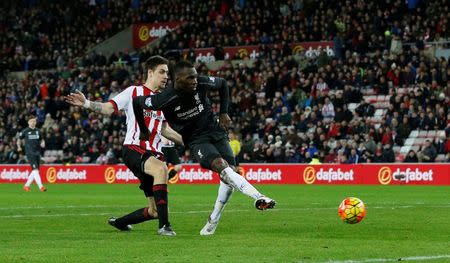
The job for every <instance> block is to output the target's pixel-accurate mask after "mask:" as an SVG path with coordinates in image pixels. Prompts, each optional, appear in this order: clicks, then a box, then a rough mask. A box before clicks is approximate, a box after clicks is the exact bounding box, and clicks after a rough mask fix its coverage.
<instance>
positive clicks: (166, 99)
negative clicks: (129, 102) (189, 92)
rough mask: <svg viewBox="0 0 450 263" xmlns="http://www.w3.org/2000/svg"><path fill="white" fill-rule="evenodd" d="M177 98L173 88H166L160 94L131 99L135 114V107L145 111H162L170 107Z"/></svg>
mask: <svg viewBox="0 0 450 263" xmlns="http://www.w3.org/2000/svg"><path fill="white" fill-rule="evenodd" d="M177 98H178V95H177V94H176V92H175V90H174V89H173V88H167V89H165V90H163V91H162V92H161V93H157V94H154V95H150V96H137V97H135V98H133V107H134V109H135V112H137V110H136V109H137V107H138V108H140V109H147V110H162V109H163V108H165V107H168V106H169V105H171V104H172V103H173V102H174V101H175V100H176V99H177Z"/></svg>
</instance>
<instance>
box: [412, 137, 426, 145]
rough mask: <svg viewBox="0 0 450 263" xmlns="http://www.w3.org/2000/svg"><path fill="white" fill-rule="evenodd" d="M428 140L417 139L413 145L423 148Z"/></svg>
mask: <svg viewBox="0 0 450 263" xmlns="http://www.w3.org/2000/svg"><path fill="white" fill-rule="evenodd" d="M425 140H426V138H415V139H414V143H413V145H417V146H422V145H423V144H424V143H425Z"/></svg>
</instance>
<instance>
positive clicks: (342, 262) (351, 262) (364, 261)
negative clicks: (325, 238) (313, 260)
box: [325, 255, 450, 263]
mask: <svg viewBox="0 0 450 263" xmlns="http://www.w3.org/2000/svg"><path fill="white" fill-rule="evenodd" d="M438 259H450V255H438V256H415V257H400V258H368V259H362V260H337V261H335V260H330V261H325V262H329V263H370V262H397V261H418V260H426V261H428V260H438Z"/></svg>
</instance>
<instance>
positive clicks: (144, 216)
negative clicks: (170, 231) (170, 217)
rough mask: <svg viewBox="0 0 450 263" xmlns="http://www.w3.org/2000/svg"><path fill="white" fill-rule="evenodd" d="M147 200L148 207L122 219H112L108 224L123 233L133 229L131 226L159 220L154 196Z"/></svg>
mask: <svg viewBox="0 0 450 263" xmlns="http://www.w3.org/2000/svg"><path fill="white" fill-rule="evenodd" d="M147 199H148V207H144V208H141V209H138V210H136V211H134V212H132V213H129V214H128V215H124V216H122V217H120V218H115V217H111V218H110V219H109V220H108V223H109V224H110V225H112V226H114V227H115V228H117V229H119V230H121V231H129V230H131V229H132V226H131V225H134V224H139V223H142V222H145V221H148V220H152V219H156V218H158V213H157V212H156V205H155V199H154V198H153V197H152V196H150V197H147Z"/></svg>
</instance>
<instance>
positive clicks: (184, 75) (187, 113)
mask: <svg viewBox="0 0 450 263" xmlns="http://www.w3.org/2000/svg"><path fill="white" fill-rule="evenodd" d="M209 90H218V91H219V95H220V114H219V119H218V120H217V118H216V116H215V115H214V113H213V111H212V108H211V102H210V101H209V99H208V96H207V94H208V91H209ZM228 103H229V90H228V86H227V83H226V80H224V79H222V78H217V77H206V76H197V71H196V69H195V68H194V66H193V65H192V64H191V63H190V62H187V61H179V62H178V63H177V64H176V65H175V67H174V83H173V85H172V86H169V87H167V88H166V89H165V90H163V91H162V92H161V93H159V94H156V95H152V96H139V97H135V98H134V99H133V108H134V112H135V113H137V114H136V119H137V120H138V124H139V127H140V128H141V131H142V130H145V123H144V122H143V120H144V119H143V116H142V114H141V113H142V109H152V110H162V111H163V113H164V116H165V117H166V119H167V121H168V122H169V124H170V126H171V127H172V128H173V129H174V130H175V131H177V132H178V133H179V134H181V135H182V137H183V141H184V144H185V145H186V146H188V147H189V148H190V150H191V153H192V154H193V155H194V157H195V159H196V160H197V161H198V162H199V163H200V165H201V166H202V167H203V168H206V169H209V170H212V171H214V172H217V173H218V174H219V175H220V180H221V182H220V186H219V191H218V196H217V200H216V203H215V205H214V210H213V212H212V213H211V215H210V216H209V218H208V221H207V223H206V225H205V226H204V227H203V229H202V230H201V231H200V234H201V235H212V234H214V232H215V230H216V227H217V224H218V223H219V219H220V216H221V214H222V211H223V209H224V206H225V204H226V203H227V202H228V200H229V198H230V197H231V194H232V193H233V190H234V189H237V190H238V191H240V192H242V193H243V194H245V195H247V196H249V197H251V198H253V199H254V200H255V206H256V208H257V209H259V210H266V209H270V208H273V207H274V206H275V204H276V202H275V200H273V199H271V198H269V197H266V196H264V195H263V194H261V193H260V192H259V191H258V190H256V189H255V187H253V186H252V185H251V184H250V183H249V182H248V181H247V180H246V179H245V178H244V177H242V176H240V175H239V174H238V173H236V172H235V171H234V170H233V169H232V167H234V165H235V159H234V156H233V152H232V150H231V148H230V145H229V143H228V136H227V132H226V129H227V128H228V126H229V125H230V122H231V120H230V117H229V116H228ZM138 113H139V115H140V116H138Z"/></svg>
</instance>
